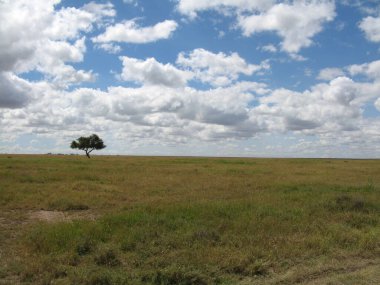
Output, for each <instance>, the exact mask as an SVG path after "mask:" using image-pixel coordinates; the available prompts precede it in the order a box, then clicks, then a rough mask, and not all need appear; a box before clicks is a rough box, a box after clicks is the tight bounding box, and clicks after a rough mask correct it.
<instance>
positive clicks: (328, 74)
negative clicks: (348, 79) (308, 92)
mask: <svg viewBox="0 0 380 285" xmlns="http://www.w3.org/2000/svg"><path fill="white" fill-rule="evenodd" d="M344 75H345V73H344V71H343V70H342V69H340V68H336V67H331V68H324V69H322V70H321V71H320V72H319V74H318V77H317V79H319V80H326V81H330V80H333V79H335V78H337V77H340V76H344Z"/></svg>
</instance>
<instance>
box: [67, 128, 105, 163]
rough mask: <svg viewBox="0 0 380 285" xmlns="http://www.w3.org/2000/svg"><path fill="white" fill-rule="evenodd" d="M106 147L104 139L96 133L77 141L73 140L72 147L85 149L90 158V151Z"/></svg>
mask: <svg viewBox="0 0 380 285" xmlns="http://www.w3.org/2000/svg"><path fill="white" fill-rule="evenodd" d="M105 147H106V145H105V144H104V143H103V140H102V139H101V138H99V136H98V135H96V134H92V135H91V136H89V137H80V138H78V139H77V140H76V141H72V142H71V148H73V149H75V148H77V149H80V150H84V151H85V152H86V155H87V157H88V158H90V153H91V152H92V151H93V150H94V149H97V150H99V149H103V148H105Z"/></svg>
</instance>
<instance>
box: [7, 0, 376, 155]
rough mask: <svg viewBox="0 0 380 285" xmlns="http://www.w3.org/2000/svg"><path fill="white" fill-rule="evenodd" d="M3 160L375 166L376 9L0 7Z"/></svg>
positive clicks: (108, 4)
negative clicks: (78, 143)
mask: <svg viewBox="0 0 380 285" xmlns="http://www.w3.org/2000/svg"><path fill="white" fill-rule="evenodd" d="M0 18H1V19H2V25H1V27H0V38H1V41H0V128H1V133H0V152H2V153H47V152H59V153H71V152H73V151H72V150H71V149H70V148H69V145H70V142H71V141H72V140H73V139H76V138H78V137H79V136H84V135H90V134H92V133H97V134H98V135H99V136H100V137H102V138H103V139H104V141H105V142H106V144H107V148H106V149H105V150H102V151H101V152H100V153H102V154H133V155H205V156H270V157H353V158H379V157H380V60H379V55H380V4H379V3H378V1H375V0H373V1H368V0H367V1H361V0H341V1H332V0H307V1H306V0H289V1H277V0H212V1H211V0H208V1H204V0H166V1H165V0H162V1H148V0H145V1H144V0H117V1H116V0H115V1H72V0H70V1H69V0H62V1H59V0H47V1H42V0H29V1H27V0H18V1H11V0H3V1H0Z"/></svg>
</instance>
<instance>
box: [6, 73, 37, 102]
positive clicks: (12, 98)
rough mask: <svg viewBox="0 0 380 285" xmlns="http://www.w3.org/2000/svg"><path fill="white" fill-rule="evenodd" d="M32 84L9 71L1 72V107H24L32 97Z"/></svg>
mask: <svg viewBox="0 0 380 285" xmlns="http://www.w3.org/2000/svg"><path fill="white" fill-rule="evenodd" d="M30 91H31V88H30V84H29V83H28V82H27V81H25V80H23V79H21V78H19V77H17V76H16V75H14V74H12V73H9V72H1V73H0V108H20V107H24V106H25V105H26V104H27V103H28V102H29V101H30V99H31V94H30Z"/></svg>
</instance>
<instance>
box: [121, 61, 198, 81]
mask: <svg viewBox="0 0 380 285" xmlns="http://www.w3.org/2000/svg"><path fill="white" fill-rule="evenodd" d="M120 59H121V60H122V62H123V71H122V73H121V75H120V76H121V78H122V79H123V80H125V81H134V82H138V83H142V84H146V85H163V86H170V87H181V86H185V85H186V83H187V81H188V80H189V79H190V78H191V77H192V74H191V73H190V72H187V71H183V70H179V69H177V68H176V67H174V66H173V65H171V64H162V63H159V62H158V61H156V60H155V59H154V58H148V59H146V60H145V61H144V60H139V59H136V58H130V57H127V56H122V57H120Z"/></svg>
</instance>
